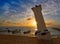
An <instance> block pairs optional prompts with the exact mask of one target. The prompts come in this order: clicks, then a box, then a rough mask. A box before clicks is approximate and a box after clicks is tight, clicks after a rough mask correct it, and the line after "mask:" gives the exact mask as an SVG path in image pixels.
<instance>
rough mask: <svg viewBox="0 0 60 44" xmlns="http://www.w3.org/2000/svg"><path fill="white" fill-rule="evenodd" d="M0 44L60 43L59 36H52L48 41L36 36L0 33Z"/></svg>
mask: <svg viewBox="0 0 60 44" xmlns="http://www.w3.org/2000/svg"><path fill="white" fill-rule="evenodd" d="M0 44H60V38H53V39H51V40H50V41H48V40H41V39H38V38H37V37H27V36H16V35H1V34H0Z"/></svg>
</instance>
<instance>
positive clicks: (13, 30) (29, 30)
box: [0, 26, 60, 36]
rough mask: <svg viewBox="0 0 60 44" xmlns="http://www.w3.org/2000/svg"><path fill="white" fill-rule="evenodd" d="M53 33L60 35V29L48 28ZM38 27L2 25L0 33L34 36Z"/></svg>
mask: <svg viewBox="0 0 60 44" xmlns="http://www.w3.org/2000/svg"><path fill="white" fill-rule="evenodd" d="M47 29H48V30H49V31H50V33H51V35H55V36H60V31H58V30H55V29H52V28H47ZM35 31H36V28H33V27H2V26H1V27H0V34H8V35H20V36H21V35H22V36H23V35H24V36H25V35H27V36H34V34H35Z"/></svg>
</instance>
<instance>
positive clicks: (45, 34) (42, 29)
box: [32, 5, 51, 39]
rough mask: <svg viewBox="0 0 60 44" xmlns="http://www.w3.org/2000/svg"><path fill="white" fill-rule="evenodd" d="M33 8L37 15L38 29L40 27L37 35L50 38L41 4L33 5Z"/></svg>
mask: <svg viewBox="0 0 60 44" xmlns="http://www.w3.org/2000/svg"><path fill="white" fill-rule="evenodd" d="M32 10H33V12H34V15H35V19H36V22H37V29H38V30H37V31H36V33H35V35H37V36H38V37H39V38H42V39H50V37H51V35H50V33H49V31H48V30H47V28H46V25H45V22H44V19H43V15H42V7H41V5H39V6H36V7H33V8H32Z"/></svg>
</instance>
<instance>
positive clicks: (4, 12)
mask: <svg viewBox="0 0 60 44" xmlns="http://www.w3.org/2000/svg"><path fill="white" fill-rule="evenodd" d="M39 4H41V5H42V9H43V10H42V14H43V16H44V19H45V22H46V25H57V26H60V0H0V26H36V22H35V18H34V13H33V11H32V10H31V8H32V7H34V6H35V5H39Z"/></svg>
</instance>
